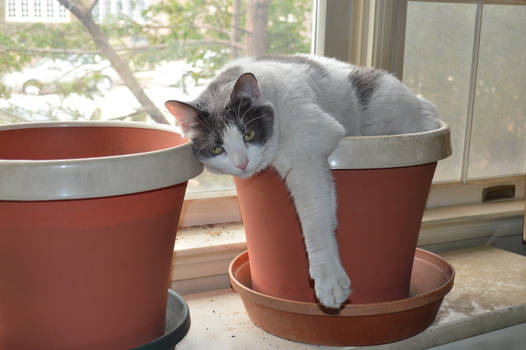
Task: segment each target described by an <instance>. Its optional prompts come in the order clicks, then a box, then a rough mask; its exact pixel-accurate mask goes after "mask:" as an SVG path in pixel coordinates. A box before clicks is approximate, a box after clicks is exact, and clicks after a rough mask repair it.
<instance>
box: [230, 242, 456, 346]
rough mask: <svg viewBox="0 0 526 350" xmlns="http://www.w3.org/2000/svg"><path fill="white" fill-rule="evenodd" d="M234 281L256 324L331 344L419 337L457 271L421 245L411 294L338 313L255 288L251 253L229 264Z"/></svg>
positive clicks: (293, 337)
mask: <svg viewBox="0 0 526 350" xmlns="http://www.w3.org/2000/svg"><path fill="white" fill-rule="evenodd" d="M229 275H230V283H231V284H232V287H233V289H234V290H235V291H236V292H237V293H239V295H240V296H241V299H242V301H243V304H244V305H245V308H246V310H247V313H248V315H249V317H250V319H251V320H252V322H254V324H255V325H256V326H258V327H260V328H262V329H263V330H265V331H267V332H269V333H271V334H274V335H277V336H279V337H282V338H286V339H290V340H294V341H299V342H304V343H311V344H319V345H331V346H349V345H375V344H384V343H389V342H394V341H398V340H401V339H406V338H409V337H411V336H414V335H416V334H418V333H420V332H422V331H423V330H425V329H426V328H427V327H429V326H430V325H431V323H433V321H434V319H435V317H436V314H437V312H438V310H439V308H440V305H441V303H442V300H443V298H444V296H445V295H446V294H447V293H448V292H449V291H450V290H451V288H452V287H453V280H454V277H455V271H454V269H453V267H452V266H451V265H450V264H449V263H448V262H446V261H445V260H444V259H442V258H441V257H439V256H437V255H435V254H432V253H430V252H427V251H425V250H422V249H417V250H416V254H415V259H414V262H413V271H412V275H411V284H410V295H411V296H410V297H408V298H405V299H399V300H394V301H387V302H380V303H368V304H347V305H346V306H345V307H343V308H342V309H341V310H340V312H339V313H338V314H335V315H330V314H327V313H325V312H324V311H322V309H321V308H320V304H317V303H310V302H298V301H292V300H286V299H281V298H276V297H272V296H268V295H265V294H262V293H259V292H256V291H254V290H253V289H252V288H251V277H250V266H249V261H248V252H244V253H242V254H240V255H239V256H237V257H236V258H235V259H234V260H233V261H232V263H231V264H230V268H229Z"/></svg>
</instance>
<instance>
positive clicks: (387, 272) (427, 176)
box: [235, 123, 451, 304]
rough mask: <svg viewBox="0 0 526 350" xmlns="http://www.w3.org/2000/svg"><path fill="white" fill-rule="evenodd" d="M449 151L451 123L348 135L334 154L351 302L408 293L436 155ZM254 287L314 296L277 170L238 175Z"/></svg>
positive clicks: (289, 203) (342, 254) (281, 294)
mask: <svg viewBox="0 0 526 350" xmlns="http://www.w3.org/2000/svg"><path fill="white" fill-rule="evenodd" d="M450 154H451V146H450V140H449V128H448V127H447V126H446V125H445V124H444V123H442V125H441V127H440V128H439V129H436V130H433V131H429V132H423V133H416V134H405V135H392V136H371V137H346V138H344V139H343V140H342V141H341V143H340V145H339V146H338V148H337V149H336V150H335V151H334V152H333V154H332V155H331V156H330V158H329V162H330V164H331V168H332V169H333V176H334V180H335V184H336V192H337V197H338V229H337V232H336V236H337V240H338V245H339V251H340V257H341V260H342V264H343V266H344V268H345V270H346V271H347V273H348V275H349V277H350V279H351V282H352V286H351V287H352V289H353V293H352V295H351V297H350V300H349V302H350V303H353V304H359V303H375V302H384V301H389V300H397V299H402V298H406V297H407V296H408V293H409V284H410V280H411V271H412V266H413V259H414V255H415V248H416V243H417V237H418V232H419V229H420V224H421V219H422V215H423V212H424V207H425V203H426V199H427V195H428V192H429V188H430V185H431V180H432V178H433V174H434V170H435V166H436V162H437V161H438V160H439V159H443V158H445V157H447V156H448V155H450ZM235 183H236V188H237V192H238V196H239V203H240V208H241V215H242V218H243V224H244V227H245V234H246V240H247V246H248V254H249V259H250V270H251V282H252V287H253V288H254V290H255V291H257V292H260V293H263V294H265V295H269V296H273V297H278V298H282V299H289V300H295V301H306V302H315V301H316V299H315V294H314V288H313V283H312V281H311V280H310V278H309V274H308V262H307V255H306V251H305V245H304V242H303V236H302V233H301V227H300V224H299V221H298V218H297V214H296V211H295V208H294V204H293V202H292V199H291V198H290V195H289V193H288V191H287V189H286V186H285V184H284V183H283V181H282V180H281V179H280V178H279V176H278V175H277V173H276V172H275V171H273V170H267V171H264V172H262V173H260V174H258V175H256V176H253V177H251V178H248V179H235Z"/></svg>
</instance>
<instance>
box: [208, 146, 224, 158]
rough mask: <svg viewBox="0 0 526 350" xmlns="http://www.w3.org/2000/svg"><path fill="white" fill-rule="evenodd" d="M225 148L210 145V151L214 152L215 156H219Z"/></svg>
mask: <svg viewBox="0 0 526 350" xmlns="http://www.w3.org/2000/svg"><path fill="white" fill-rule="evenodd" d="M223 151H224V149H223V147H221V146H212V147H210V153H212V154H213V155H214V156H218V155H220V154H221V153H223Z"/></svg>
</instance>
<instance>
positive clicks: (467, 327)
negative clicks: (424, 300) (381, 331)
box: [177, 247, 526, 350]
mask: <svg viewBox="0 0 526 350" xmlns="http://www.w3.org/2000/svg"><path fill="white" fill-rule="evenodd" d="M443 256H444V257H445V258H446V259H447V260H448V261H449V262H450V263H452V264H453V266H454V267H455V269H456V278H455V284H454V287H453V289H452V290H451V292H450V293H449V294H448V295H447V296H446V297H445V299H444V302H443V304H442V307H441V309H440V311H439V314H438V316H437V319H436V320H435V322H434V323H433V325H432V326H431V327H430V328H428V329H427V330H426V331H424V332H423V333H420V334H418V335H416V336H414V337H412V338H410V339H407V340H403V341H400V342H397V343H392V344H387V345H382V346H375V347H368V348H367V349H378V350H383V349H389V350H395V349H425V348H429V347H434V346H439V345H441V344H447V343H450V342H454V341H458V340H461V339H465V338H469V337H473V336H477V335H479V334H485V333H488V332H492V331H495V330H499V329H503V328H507V327H512V326H515V325H519V324H522V323H525V322H526V257H523V256H520V255H517V254H514V253H510V252H507V251H504V250H500V249H496V248H492V247H480V248H474V249H467V250H460V251H452V252H448V253H445V254H443ZM185 299H186V300H187V302H188V304H189V307H190V314H191V319H192V327H191V328H190V331H189V333H188V335H187V336H186V337H185V339H183V341H182V342H181V343H179V344H178V346H177V349H180V350H194V349H206V348H210V346H212V345H213V349H255V350H257V349H291V350H294V349H340V348H334V347H318V346H313V345H307V344H301V343H296V342H291V341H288V340H284V339H281V338H278V337H276V336H273V335H271V334H268V333H266V332H264V331H263V330H261V329H259V328H257V327H256V326H254V325H253V324H252V322H251V321H250V320H249V318H248V316H247V314H246V312H245V309H244V307H243V304H242V302H241V299H240V297H239V296H238V295H237V294H235V293H233V292H232V291H231V290H229V289H223V290H216V291H209V292H204V293H196V294H188V295H185ZM510 329H511V328H510ZM500 344H501V345H502V344H503V343H500Z"/></svg>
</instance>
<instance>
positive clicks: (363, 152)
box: [329, 121, 452, 169]
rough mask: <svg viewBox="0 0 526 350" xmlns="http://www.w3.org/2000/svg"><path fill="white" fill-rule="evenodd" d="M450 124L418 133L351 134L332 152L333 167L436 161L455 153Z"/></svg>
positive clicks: (357, 167)
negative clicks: (452, 149) (452, 146)
mask: <svg viewBox="0 0 526 350" xmlns="http://www.w3.org/2000/svg"><path fill="white" fill-rule="evenodd" d="M451 152H452V151H451V141H450V131H449V127H448V126H447V124H446V123H444V122H443V121H440V127H439V128H437V129H434V130H430V131H425V132H419V133H414V134H399V135H381V136H347V137H344V138H343V139H342V140H341V141H340V144H339V145H338V147H337V148H336V149H335V150H334V152H332V154H331V155H330V156H329V164H330V167H331V169H382V168H398V167H406V166H413V165H421V164H427V163H433V162H436V161H439V160H441V159H444V158H447V157H448V156H450V155H451Z"/></svg>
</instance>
